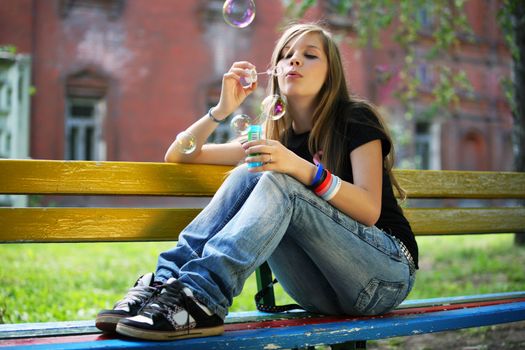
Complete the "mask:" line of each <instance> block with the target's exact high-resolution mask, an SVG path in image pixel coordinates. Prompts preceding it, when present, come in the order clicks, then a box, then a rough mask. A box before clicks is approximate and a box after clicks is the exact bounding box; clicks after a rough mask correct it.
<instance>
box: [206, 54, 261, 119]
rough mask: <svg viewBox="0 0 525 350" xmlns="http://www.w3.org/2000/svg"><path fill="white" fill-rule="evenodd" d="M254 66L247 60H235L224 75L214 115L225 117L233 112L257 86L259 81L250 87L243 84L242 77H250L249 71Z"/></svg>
mask: <svg viewBox="0 0 525 350" xmlns="http://www.w3.org/2000/svg"><path fill="white" fill-rule="evenodd" d="M254 68H255V66H254V65H253V64H251V63H250V62H247V61H241V62H235V63H233V65H232V66H231V68H230V70H229V71H228V72H227V73H225V74H224V75H223V77H222V90H221V97H220V99H219V103H218V104H217V106H216V107H215V108H214V109H213V115H214V116H215V117H216V118H218V119H224V118H226V117H227V116H228V115H230V114H231V113H233V112H234V111H235V110H236V109H237V108H238V107H239V106H240V105H241V103H242V102H243V101H244V100H245V99H246V97H248V95H250V94H251V93H252V92H253V91H254V90H255V89H256V88H257V82H254V83H252V84H251V85H250V87H248V88H243V87H242V84H241V77H244V78H246V77H248V76H249V74H248V71H249V70H250V69H254Z"/></svg>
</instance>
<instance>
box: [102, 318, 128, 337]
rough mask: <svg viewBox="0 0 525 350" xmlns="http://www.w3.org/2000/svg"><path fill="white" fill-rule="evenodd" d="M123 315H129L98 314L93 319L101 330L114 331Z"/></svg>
mask: <svg viewBox="0 0 525 350" xmlns="http://www.w3.org/2000/svg"><path fill="white" fill-rule="evenodd" d="M125 317H129V316H120V315H99V316H97V319H96V320H95V326H96V327H97V328H98V329H100V330H101V331H103V332H107V333H115V330H116V328H117V323H118V321H120V320H121V319H123V318H125Z"/></svg>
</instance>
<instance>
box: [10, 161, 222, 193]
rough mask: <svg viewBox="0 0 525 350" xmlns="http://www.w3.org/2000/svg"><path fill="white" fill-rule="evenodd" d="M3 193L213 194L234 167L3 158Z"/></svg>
mask: <svg viewBox="0 0 525 350" xmlns="http://www.w3.org/2000/svg"><path fill="white" fill-rule="evenodd" d="M0 169H1V171H0V184H1V185H0V193H4V194H82V195H151V196H155V195H172V196H213V194H214V193H215V191H216V190H217V188H218V187H219V186H220V184H221V183H222V181H224V178H225V174H226V172H227V171H228V170H230V169H231V167H228V166H218V165H193V164H184V165H181V164H167V163H133V162H83V161H47V160H46V161H42V160H0Z"/></svg>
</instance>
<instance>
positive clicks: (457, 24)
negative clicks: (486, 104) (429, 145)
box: [283, 0, 472, 120]
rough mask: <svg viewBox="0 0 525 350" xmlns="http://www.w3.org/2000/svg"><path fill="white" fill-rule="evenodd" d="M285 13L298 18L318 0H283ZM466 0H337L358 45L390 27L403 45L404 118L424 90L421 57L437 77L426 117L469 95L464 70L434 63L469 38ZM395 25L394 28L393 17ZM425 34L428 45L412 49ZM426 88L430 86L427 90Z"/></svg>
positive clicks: (376, 44)
mask: <svg viewBox="0 0 525 350" xmlns="http://www.w3.org/2000/svg"><path fill="white" fill-rule="evenodd" d="M283 1H284V3H285V4H286V8H287V12H286V13H287V15H288V16H289V17H292V18H300V17H301V16H302V15H303V14H304V13H305V12H306V10H307V9H308V8H310V7H312V6H315V5H317V2H316V1H309V0H303V1H293V0H283ZM465 2H466V0H454V1H433V0H359V1H357V0H340V1H338V2H337V3H336V10H337V11H338V13H339V14H340V15H342V16H346V15H349V16H350V17H351V20H352V27H351V28H350V30H351V31H354V32H355V33H356V34H357V43H358V44H359V45H360V46H365V45H372V46H373V47H376V48H377V47H379V46H380V45H381V41H380V35H381V33H382V32H383V31H385V30H394V32H393V38H394V39H395V41H396V42H397V43H398V44H399V45H400V47H402V48H403V50H404V52H405V59H404V63H403V65H402V67H400V69H399V72H398V73H399V77H400V78H401V81H400V83H399V86H400V88H399V89H398V91H397V92H396V93H395V95H396V97H397V98H398V99H399V100H400V101H401V102H402V103H403V105H404V106H405V108H406V110H407V113H406V116H407V119H409V120H410V119H411V118H412V116H413V115H414V101H415V100H416V98H417V97H418V96H419V94H420V92H421V90H422V86H421V85H422V84H421V81H420V79H419V78H418V76H417V71H416V68H417V67H418V65H419V64H420V63H421V62H425V63H426V64H427V65H429V67H431V70H432V71H433V72H434V76H435V79H434V81H433V84H434V86H433V88H432V89H431V91H430V93H431V95H432V100H433V102H432V104H430V106H429V107H428V108H427V110H425V111H423V112H422V114H423V115H424V117H426V118H431V117H433V116H434V115H436V114H437V113H440V114H441V115H446V114H447V113H448V111H449V110H450V109H452V108H454V106H455V105H456V104H457V103H458V102H459V97H458V96H459V95H463V96H464V97H466V98H468V97H469V96H470V95H471V91H472V87H471V85H470V82H469V81H468V79H467V76H466V74H465V72H463V71H458V70H453V69H452V68H450V67H446V66H445V67H443V66H441V65H438V64H432V62H436V61H437V60H438V59H439V60H442V59H443V58H444V57H450V56H451V55H453V54H454V50H455V49H457V48H458V47H459V44H460V42H461V41H462V40H463V41H468V40H470V37H471V30H470V27H469V25H468V23H467V18H466V14H465V11H464V9H463V7H464V5H465ZM394 21H397V23H398V25H396V26H395V27H393V28H392V23H393V22H394ZM423 39H431V40H432V43H433V44H432V48H431V49H429V50H428V53H426V54H424V55H422V54H421V53H418V52H416V51H415V47H416V45H415V44H416V43H418V42H419V41H421V40H423ZM425 92H428V91H425Z"/></svg>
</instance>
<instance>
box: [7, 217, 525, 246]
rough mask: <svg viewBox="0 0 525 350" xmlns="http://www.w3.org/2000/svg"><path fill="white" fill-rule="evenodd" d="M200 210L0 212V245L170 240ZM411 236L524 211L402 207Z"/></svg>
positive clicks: (496, 225) (504, 221)
mask: <svg viewBox="0 0 525 350" xmlns="http://www.w3.org/2000/svg"><path fill="white" fill-rule="evenodd" d="M199 212H200V209H158V208H156V209H146V208H132V209H129V208H126V209H123V208H0V227H1V231H0V243H7V242H95V241H106V242H112V241H115V242H116V241H163V240H169V241H175V240H177V238H178V235H179V233H180V231H181V230H182V229H183V228H184V227H185V226H186V225H187V224H188V223H189V222H190V221H191V220H192V219H193V217H195V215H197V214H198V213H199ZM405 213H406V215H407V218H408V219H409V220H410V222H411V224H412V227H413V229H414V232H415V233H416V235H439V234H467V233H509V232H516V231H524V230H525V208H487V209H485V208H475V209H406V210H405Z"/></svg>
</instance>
